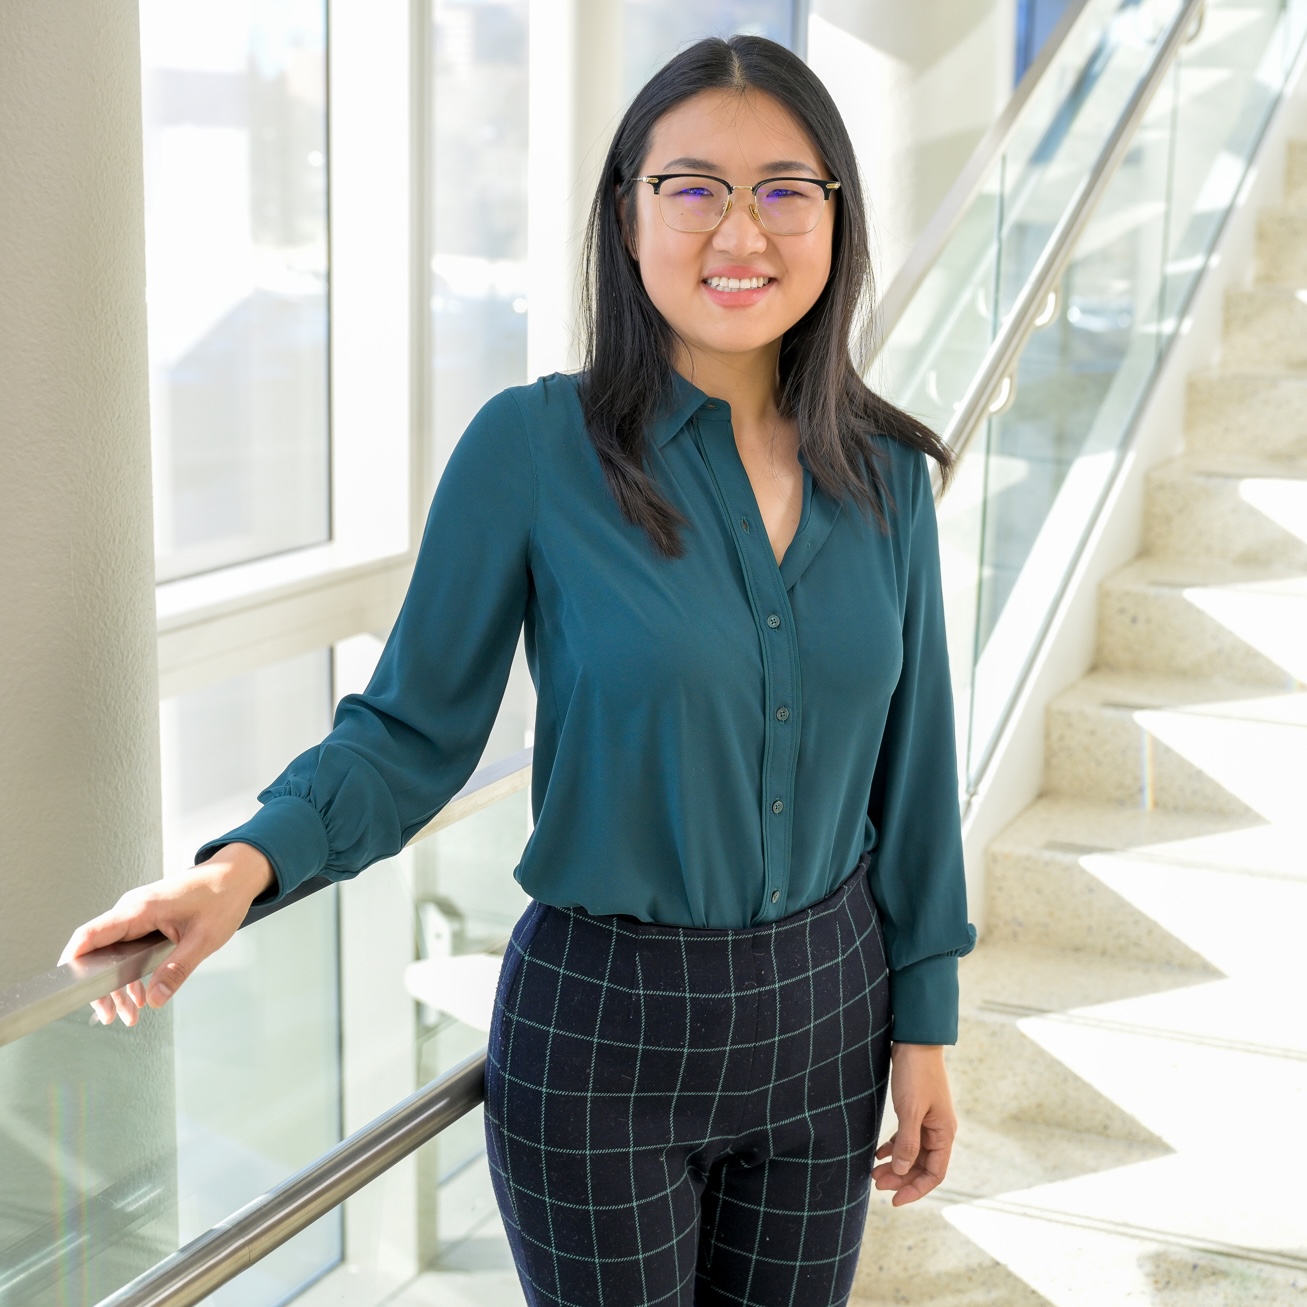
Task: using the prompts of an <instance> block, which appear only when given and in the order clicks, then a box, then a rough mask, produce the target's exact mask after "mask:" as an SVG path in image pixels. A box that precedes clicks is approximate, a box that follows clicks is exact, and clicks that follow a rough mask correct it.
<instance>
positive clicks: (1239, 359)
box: [1221, 286, 1307, 372]
mask: <svg viewBox="0 0 1307 1307" xmlns="http://www.w3.org/2000/svg"><path fill="white" fill-rule="evenodd" d="M1221 363H1222V366H1225V367H1234V368H1248V369H1250V370H1253V371H1256V370H1258V369H1259V368H1260V369H1265V370H1266V371H1271V372H1278V371H1286V370H1287V371H1293V372H1302V371H1307V288H1303V289H1293V288H1291V287H1286V286H1239V287H1232V288H1230V289H1229V290H1227V291H1226V292H1225V326H1224V340H1223V344H1222V346H1221Z"/></svg>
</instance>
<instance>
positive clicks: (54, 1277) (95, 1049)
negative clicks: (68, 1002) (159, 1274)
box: [0, 1009, 177, 1307]
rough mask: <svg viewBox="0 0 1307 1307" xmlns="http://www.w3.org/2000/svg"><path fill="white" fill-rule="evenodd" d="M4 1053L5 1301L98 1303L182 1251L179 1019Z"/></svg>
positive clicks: (0, 1169) (79, 1016) (81, 1015)
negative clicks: (176, 1063) (176, 1125)
mask: <svg viewBox="0 0 1307 1307" xmlns="http://www.w3.org/2000/svg"><path fill="white" fill-rule="evenodd" d="M88 1016H89V1009H83V1010H82V1011H80V1012H78V1013H75V1014H73V1015H71V1016H67V1017H64V1018H62V1019H61V1020H58V1021H55V1022H53V1023H52V1024H50V1025H48V1026H46V1027H44V1028H43V1029H41V1030H38V1031H35V1032H34V1033H32V1034H30V1035H27V1036H26V1037H25V1038H23V1039H20V1040H18V1041H17V1042H15V1043H12V1044H9V1045H7V1046H5V1047H3V1048H0V1304H2V1305H3V1307H20V1304H21V1307H34V1305H37V1304H51V1307H54V1305H55V1304H58V1305H59V1307H63V1305H64V1304H68V1305H69V1307H71V1305H72V1304H77V1305H78V1307H82V1305H83V1304H90V1303H95V1302H98V1301H99V1300H100V1298H102V1297H103V1296H104V1295H106V1294H108V1293H110V1292H112V1291H113V1290H114V1289H116V1288H117V1287H118V1286H119V1285H121V1284H123V1283H124V1282H125V1281H127V1280H130V1279H131V1278H132V1277H133V1276H136V1275H139V1274H140V1273H141V1272H142V1271H144V1270H146V1269H147V1268H149V1267H150V1266H152V1265H153V1264H154V1263H155V1262H156V1261H158V1260H159V1258H160V1257H163V1256H166V1255H167V1254H168V1253H170V1252H171V1251H172V1250H173V1248H175V1247H176V1237H177V1196H176V1182H175V1177H176V1145H175V1140H174V1135H173V1110H174V1108H173V1104H174V1098H173V1048H172V1030H171V1024H170V1023H169V1022H158V1023H155V1024H154V1025H153V1026H152V1027H150V1028H149V1029H147V1030H143V1031H131V1030H125V1029H123V1028H121V1027H118V1028H110V1029H107V1030H106V1029H104V1028H103V1027H98V1026H97V1027H96V1028H92V1026H91V1025H90V1024H89V1020H88Z"/></svg>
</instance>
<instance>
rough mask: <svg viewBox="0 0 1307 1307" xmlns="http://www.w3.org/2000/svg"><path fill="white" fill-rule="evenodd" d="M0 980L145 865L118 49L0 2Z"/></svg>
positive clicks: (129, 295)
mask: <svg viewBox="0 0 1307 1307" xmlns="http://www.w3.org/2000/svg"><path fill="white" fill-rule="evenodd" d="M0 493H3V511H2V512H0V829H3V841H2V842H0V875H2V876H3V883H4V911H3V913H0V983H2V982H3V981H6V980H10V981H12V980H14V979H17V978H19V977H23V976H26V975H29V974H31V973H34V972H36V971H40V970H44V969H45V968H47V967H51V966H53V965H54V963H55V961H56V959H57V958H58V954H59V950H60V949H61V948H62V947H63V944H64V942H65V941H66V940H67V938H68V936H69V934H71V932H72V930H73V928H74V927H75V926H76V925H77V924H78V923H80V922H81V921H83V920H85V919H86V918H88V917H90V916H93V915H95V914H96V913H99V912H102V911H104V910H105V909H106V908H108V907H109V906H111V905H112V903H113V901H114V900H115V899H116V898H117V897H118V895H119V894H120V893H121V892H122V891H123V890H125V889H128V888H129V887H131V886H133V885H137V884H140V883H141V882H143V881H146V880H153V879H155V878H157V877H158V876H159V875H160V874H161V835H160V823H161V817H160V800H159V730H158V712H159V709H158V686H157V673H156V655H155V630H154V626H155V623H154V544H153V528H152V522H151V508H150V426H149V392H148V377H147V367H146V335H145V227H144V198H143V190H142V180H141V92H140V53H139V39H138V33H137V14H136V5H135V4H130V3H126V2H125V0H115V2H114V3H112V4H105V3H103V0H61V3H59V4H50V3H48V0H5V2H4V5H3V8H2V9H0Z"/></svg>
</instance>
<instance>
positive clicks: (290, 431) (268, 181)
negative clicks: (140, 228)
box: [140, 0, 330, 579]
mask: <svg viewBox="0 0 1307 1307" xmlns="http://www.w3.org/2000/svg"><path fill="white" fill-rule="evenodd" d="M140 22H141V54H142V86H143V116H144V127H145V196H146V202H145V214H146V233H147V236H146V264H147V295H148V303H149V338H150V408H151V422H152V427H153V433H154V464H155V467H154V473H155V475H154V481H155V535H156V554H157V559H158V575H159V577H160V578H161V579H170V578H175V577H180V576H188V575H192V574H194V573H196V572H201V571H206V570H209V569H212V568H216V567H222V566H226V565H228V564H231V563H235V562H244V561H247V560H250V559H254V558H260V557H264V556H267V555H269V554H274V553H278V552H281V551H284V550H287V549H293V548H296V547H298V546H302V545H306V544H314V543H317V542H320V541H323V540H325V539H327V537H328V535H329V532H330V514H329V489H328V434H327V433H328V414H327V407H328V406H327V111H326V82H327V77H326V6H325V4H324V3H323V2H322V0H283V2H282V3H280V4H277V5H268V4H254V5H238V6H229V5H220V4H212V3H206V0H143V3H142V5H141V17H140Z"/></svg>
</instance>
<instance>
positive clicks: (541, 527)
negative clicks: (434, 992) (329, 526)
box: [196, 373, 976, 1044]
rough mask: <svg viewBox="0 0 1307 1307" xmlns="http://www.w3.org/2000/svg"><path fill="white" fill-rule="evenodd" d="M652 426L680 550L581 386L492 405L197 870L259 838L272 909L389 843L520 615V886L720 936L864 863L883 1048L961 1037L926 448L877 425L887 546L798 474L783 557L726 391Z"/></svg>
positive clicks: (478, 720) (490, 692)
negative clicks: (356, 655)
mask: <svg viewBox="0 0 1307 1307" xmlns="http://www.w3.org/2000/svg"><path fill="white" fill-rule="evenodd" d="M648 434H649V440H648V455H649V466H650V468H651V471H652V472H653V474H654V475H655V476H656V477H657V479H658V482H659V483H660V485H661V487H662V489H663V490H664V492H665V493H666V494H667V495H668V497H669V498H670V499H671V501H672V502H673V503H674V504H675V505H676V506H677V507H678V508H679V509H680V510H681V511H682V512H683V513H684V514H685V516H686V518H687V519H688V523H689V525H688V526H687V527H684V528H682V530H683V539H684V543H685V546H686V549H685V554H684V556H683V557H681V558H678V559H674V560H671V559H666V558H664V557H662V556H661V555H659V554H657V553H656V552H655V551H654V549H653V546H652V545H651V543H650V542H649V539H648V537H647V535H646V534H645V532H644V531H643V529H641V528H639V527H635V526H632V525H630V524H629V523H628V522H626V521H625V520H624V519H623V517H622V515H621V512H620V511H619V509H618V507H617V503H616V501H615V500H614V499H613V496H612V494H611V493H610V492H609V490H608V486H607V484H606V482H605V480H604V476H603V473H602V471H601V469H600V465H599V460H598V457H597V455H596V454H595V452H594V448H593V446H592V445H591V443H590V440H589V438H588V436H587V435H586V432H585V428H584V424H583V421H582V417H581V408H580V402H579V398H578V394H577V378H576V377H575V376H574V375H567V374H561V373H554V374H553V375H551V376H548V377H542V378H541V379H540V380H538V381H537V382H535V384H534V385H529V386H514V387H510V388H509V389H507V390H504V391H501V392H500V393H499V394H498V395H496V396H495V397H494V398H493V399H491V400H490V401H489V402H488V403H487V404H486V405H485V406H484V407H483V408H482V409H481V411H480V412H479V413H478V414H477V415H476V417H475V418H474V419H473V420H472V422H471V424H470V425H469V427H468V428H467V431H466V432H465V433H464V435H463V437H462V439H461V440H460V441H459V442H458V444H457V446H456V447H455V449H454V451H453V453H452V455H451V456H450V459H449V463H448V465H447V467H446V469H445V472H444V475H443V476H442V477H441V479H440V484H439V486H438V488H437V490H436V494H435V498H434V500H433V502H432V505H431V510H430V513H429V515H428V519H427V523H426V528H425V531H424V534H423V539H422V544H421V548H420V550H419V552H418V557H417V560H416V563H415V566H414V571H413V577H412V581H411V582H410V585H409V588H408V593H407V596H406V598H405V600H404V604H403V607H402V609H401V611H400V614H399V617H398V619H397V620H396V622H395V626H394V629H393V630H392V631H391V633H390V637H389V639H388V640H387V642H386V646H385V649H384V651H383V652H382V654H381V658H380V661H379V663H378V665H377V669H376V672H375V673H374V675H373V677H372V679H371V681H370V682H369V684H368V686H367V688H366V690H365V691H364V692H363V693H362V694H351V695H347V696H346V697H345V698H343V699H342V700H341V702H340V705H339V707H338V708H337V710H336V715H335V724H334V727H333V729H332V731H331V732H330V734H328V735H327V737H326V738H325V739H324V740H323V741H322V742H321V743H320V744H318V745H317V746H316V747H314V748H312V749H309V750H307V751H306V752H305V753H302V754H300V756H299V757H297V758H296V759H294V760H293V761H292V762H291V763H290V765H289V766H288V767H287V768H286V769H285V771H283V772H282V774H281V775H280V776H279V777H277V779H276V780H275V781H273V783H272V784H271V785H270V786H268V788H267V789H265V790H264V791H263V792H262V793H261V794H260V795H259V796H258V797H259V800H260V802H261V803H262V805H263V806H262V807H261V809H260V810H259V812H258V813H257V814H256V815H255V816H254V817H253V818H251V819H250V820H249V821H248V822H246V823H245V824H244V825H242V826H238V827H237V828H236V829H235V830H231V831H228V832H227V833H226V834H225V835H223V836H221V837H220V838H219V839H216V840H214V841H212V842H211V843H209V844H206V845H205V846H204V847H203V848H201V849H200V850H199V852H198V853H197V854H196V861H197V862H201V861H203V860H204V859H205V858H207V857H209V856H210V855H211V854H212V853H213V852H215V851H216V850H217V849H218V848H220V847H221V846H222V845H223V844H225V843H228V842H230V841H233V840H241V841H244V842H245V843H248V844H252V845H253V846H255V847H256V848H258V849H260V850H261V851H262V852H263V853H264V854H266V856H267V857H268V859H269V860H270V861H271V863H272V866H273V868H274V870H275V872H276V878H277V884H276V887H275V889H273V890H271V891H269V894H268V895H267V896H266V899H265V900H264V901H267V902H275V901H276V900H277V899H280V898H283V897H284V896H285V895H287V894H288V893H290V892H291V890H293V889H294V888H295V887H296V886H297V885H299V884H301V883H302V882H304V881H305V880H307V879H309V878H310V877H313V876H318V875H325V876H327V877H328V878H330V879H334V880H344V879H346V878H348V877H351V876H354V875H356V874H357V873H358V872H360V871H361V870H362V869H363V868H364V867H367V866H368V865H370V864H371V863H373V862H376V861H377V860H378V859H381V858H387V857H391V856H393V855H394V854H396V853H398V852H399V850H400V849H401V848H403V847H404V845H405V843H406V842H407V841H408V840H409V839H411V838H412V836H413V835H414V834H416V833H417V831H419V830H420V829H421V828H422V827H423V826H424V825H425V824H426V823H427V822H428V821H430V820H431V818H432V817H433V816H434V815H435V814H436V813H438V812H439V811H440V810H441V808H442V807H444V805H445V804H446V803H448V802H449V800H450V799H451V798H452V797H453V795H454V794H455V793H456V792H457V791H458V790H459V789H460V788H461V787H462V785H463V784H464V782H465V781H466V780H467V779H468V777H469V776H470V775H471V773H472V771H473V770H474V769H475V767H476V765H477V763H478V762H479V760H480V758H481V754H482V751H483V749H484V747H485V743H486V740H487V737H488V736H489V733H490V729H491V726H492V724H493V722H494V719H495V716H496V714H497V711H498V708H499V704H500V701H501V699H502V697H503V693H504V688H505V684H506V682H507V679H508V673H509V667H510V664H511V662H512V659H513V654H514V652H515V649H516V646H517V640H518V635H519V632H521V631H522V630H523V628H524V627H525V646H526V656H527V661H528V665H529V667H530V671H531V676H532V679H533V680H534V682H535V686H536V690H537V708H536V726H535V754H534V767H533V772H532V780H531V803H532V810H533V813H534V818H535V826H534V829H533V831H532V833H531V836H530V838H529V839H528V841H527V843H526V847H525V849H524V850H523V852H522V858H521V861H520V862H519V863H518V865H517V867H516V868H515V869H514V872H513V874H514V876H515V877H516V878H517V880H518V881H519V882H520V884H521V885H522V888H523V889H524V890H526V892H527V893H528V894H530V895H531V896H532V897H533V898H535V899H538V900H540V901H542V902H544V903H550V904H554V905H556V906H567V907H576V906H579V907H582V908H585V909H586V910H587V911H589V912H592V913H619V912H620V913H627V914H630V915H632V916H636V917H639V918H641V919H642V920H646V921H654V922H661V923H664V924H668V925H687V926H710V927H719V928H720V927H735V928H738V927H744V926H751V925H760V924H763V923H765V922H769V921H775V920H776V919H777V918H779V917H783V916H786V915H788V914H790V913H793V912H797V911H799V910H801V909H802V908H805V907H807V906H808V905H810V904H812V903H815V902H817V901H818V900H820V899H822V898H824V897H825V896H826V895H827V894H829V893H831V892H832V891H833V890H834V889H835V888H836V887H837V886H838V885H839V884H840V883H841V881H843V880H844V879H845V878H846V877H847V876H848V874H849V872H850V871H851V870H852V868H853V866H854V864H855V863H856V862H857V860H858V858H859V856H860V855H861V854H862V853H864V852H870V853H871V854H872V860H871V866H870V873H869V874H870V877H871V890H872V894H873V896H874V898H875V902H876V904H877V907H878V909H879V912H880V915H881V921H882V928H883V931H884V938H885V945H886V951H887V956H888V962H889V967H890V1006H891V1011H892V1013H893V1030H892V1034H893V1037H894V1038H895V1039H897V1040H901V1041H906V1042H911V1043H924V1044H951V1043H955V1042H956V1041H957V1007H958V996H957V959H958V957H959V956H961V955H963V954H965V953H968V952H970V950H971V949H972V948H973V947H974V945H975V939H976V932H975V927H974V926H972V925H970V924H969V923H968V921H967V905H966V887H965V882H964V879H963V863H962V836H961V823H960V816H959V807H958V783H957V761H956V751H955V742H954V710H953V698H952V689H951V686H950V681H949V667H948V654H947V649H946V646H945V637H944V609H943V601H942V595H941V585H940V565H939V545H938V535H937V531H938V528H937V524H936V518H935V503H934V498H933V496H932V494H931V486H930V478H929V470H928V466H927V463H926V455H925V454H923V453H921V452H920V451H919V450H915V449H913V448H911V447H909V446H907V445H904V444H901V443H899V442H898V441H895V440H892V439H890V438H889V437H887V436H877V437H875V439H877V440H878V441H880V443H881V446H882V447H883V448H884V449H885V451H886V453H887V454H888V461H887V464H884V466H885V467H886V472H887V476H888V482H889V487H890V491H891V495H892V498H893V506H892V507H890V510H889V515H890V520H891V523H892V530H891V532H890V533H889V534H888V535H887V534H885V533H883V532H882V531H881V529H880V528H879V527H878V526H877V524H876V522H875V520H874V519H873V518H867V517H864V516H863V514H862V513H861V512H860V511H859V510H858V509H857V508H856V507H855V506H854V505H852V504H851V503H845V502H841V501H838V500H835V499H832V498H831V497H829V496H828V495H827V494H825V492H823V491H822V490H821V489H820V487H819V486H817V485H816V484H815V482H814V480H813V478H812V475H811V472H810V470H809V469H808V467H807V465H806V463H804V466H803V510H802V518H801V520H800V522H799V527H798V531H797V533H796V535H795V537H794V539H793V541H792V542H791V543H790V545H789V547H788V548H787V549H786V551H785V555H784V558H783V559H782V561H781V563H780V564H779V566H778V565H777V563H776V558H775V554H774V553H773V551H772V547H771V543H770V541H769V539H768V536H767V531H766V528H765V526H764V524H763V520H762V515H761V514H760V512H759V511H758V505H757V501H756V499H755V498H754V494H753V489H752V486H751V485H750V482H749V478H748V474H747V473H746V471H745V469H744V464H743V463H742V462H741V460H740V457H739V453H738V451H737V449H736V445H735V437H734V433H733V431H732V427H731V414H730V408H729V406H728V405H727V404H726V403H725V402H724V401H722V400H720V399H715V398H712V397H710V396H708V395H706V394H705V393H704V392H703V391H701V390H699V389H698V388H696V387H695V386H693V385H692V384H691V383H690V382H689V381H686V380H685V379H684V378H682V377H680V376H679V375H675V380H674V386H673V392H672V394H671V396H670V397H669V403H668V404H666V405H665V406H664V408H663V410H662V413H661V416H660V417H659V419H658V420H657V421H656V423H655V424H654V425H653V426H652V428H651V430H650V431H649V433H648ZM800 461H801V462H803V459H802V456H801V457H800Z"/></svg>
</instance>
